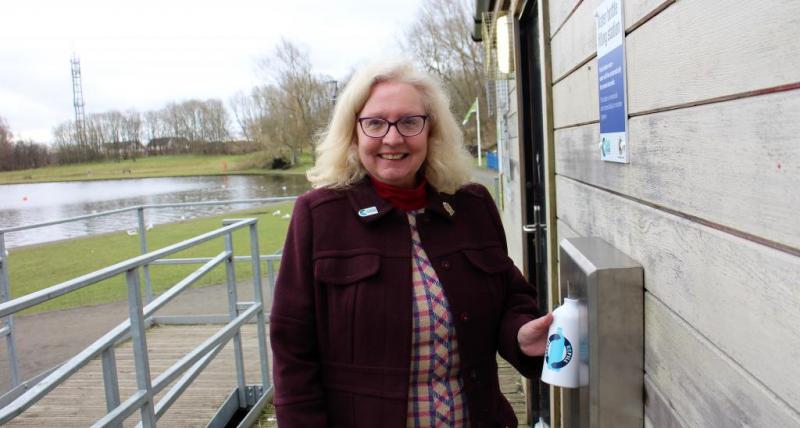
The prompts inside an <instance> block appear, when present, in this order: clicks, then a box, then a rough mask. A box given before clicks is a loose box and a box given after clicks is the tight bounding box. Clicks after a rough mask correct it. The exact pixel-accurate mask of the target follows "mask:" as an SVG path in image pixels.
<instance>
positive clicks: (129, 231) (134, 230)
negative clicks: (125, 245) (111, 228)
mask: <svg viewBox="0 0 800 428" xmlns="http://www.w3.org/2000/svg"><path fill="white" fill-rule="evenodd" d="M125 233H127V234H128V236H133V235H136V233H137V232H136V229H128V230H126V231H125Z"/></svg>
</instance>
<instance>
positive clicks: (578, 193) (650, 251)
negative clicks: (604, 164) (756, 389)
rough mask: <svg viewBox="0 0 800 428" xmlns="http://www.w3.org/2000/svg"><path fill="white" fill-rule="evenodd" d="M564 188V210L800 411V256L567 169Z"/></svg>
mask: <svg viewBox="0 0 800 428" xmlns="http://www.w3.org/2000/svg"><path fill="white" fill-rule="evenodd" d="M557 186H558V187H557V188H558V194H557V197H558V215H559V218H561V219H562V220H563V221H564V222H566V223H568V224H569V225H571V226H572V227H573V228H574V229H575V231H576V232H578V233H580V234H581V235H583V236H598V237H600V238H602V239H604V240H606V241H607V242H608V243H610V244H611V245H613V246H615V247H616V248H618V249H619V250H620V251H622V252H623V253H625V254H628V255H629V256H630V257H632V258H633V259H634V260H637V261H638V262H640V263H641V264H642V266H643V267H644V270H645V282H646V283H645V286H646V287H647V290H648V291H650V292H651V293H653V294H654V295H655V296H656V297H657V298H658V299H659V300H660V301H662V302H664V303H665V304H666V305H668V306H669V307H670V308H671V309H672V310H673V311H675V312H676V313H677V314H678V315H679V316H680V317H681V318H683V319H685V320H686V321H687V322H688V323H690V324H691V325H692V326H693V327H694V328H695V329H697V330H698V331H699V332H700V333H701V334H702V335H703V336H705V337H707V338H708V339H709V340H710V341H711V342H712V343H713V344H714V345H715V346H716V347H717V348H719V349H720V350H721V351H722V352H724V353H725V354H727V355H728V356H730V358H732V360H733V361H736V362H737V363H738V364H739V365H741V366H742V368H743V369H744V370H745V371H747V372H748V373H750V375H751V376H754V377H755V378H756V379H758V381H759V382H761V383H763V384H764V385H766V387H767V388H769V389H771V390H772V391H774V392H775V394H777V395H778V396H780V397H781V399H782V400H784V401H785V402H787V403H789V405H790V406H792V407H793V408H795V409H800V382H798V381H797V380H798V379H800V365H798V364H797V362H796V360H797V350H798V349H800V329H798V328H797V326H798V325H800V287H798V284H797V281H798V278H800V257H795V256H792V255H789V254H787V253H784V252H781V251H777V250H774V249H771V248H768V247H764V246H762V245H758V244H755V243H753V242H750V241H747V240H744V239H741V238H738V237H735V236H732V235H729V234H726V233H723V232H720V231H719V230H716V229H711V228H708V227H705V226H702V225H699V224H697V223H694V222H691V221H689V220H686V219H684V218H682V217H678V216H674V215H671V214H667V213H665V212H663V211H661V210H656V209H654V208H651V207H648V206H646V205H642V204H639V203H635V202H633V201H630V200H628V199H625V198H622V197H620V196H616V195H613V194H611V193H608V192H605V191H602V190H598V189H596V188H593V187H590V186H587V185H585V184H581V183H578V182H575V181H573V180H570V179H568V178H564V177H562V176H558V177H557ZM768 314H780V315H779V316H775V317H771V316H769V315H768ZM645 331H647V333H646V334H647V338H650V337H651V335H652V332H651V331H648V330H645ZM761 343H764V344H770V349H769V364H765V363H764V361H765V351H764V349H763V347H762V346H756V345H755V344H761ZM659 385H660V384H659Z"/></svg>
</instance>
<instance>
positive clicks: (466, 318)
mask: <svg viewBox="0 0 800 428" xmlns="http://www.w3.org/2000/svg"><path fill="white" fill-rule="evenodd" d="M460 318H461V322H468V321H469V312H462V313H461V315H460Z"/></svg>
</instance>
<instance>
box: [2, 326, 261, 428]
mask: <svg viewBox="0 0 800 428" xmlns="http://www.w3.org/2000/svg"><path fill="white" fill-rule="evenodd" d="M220 328H221V326H218V325H193V326H154V327H152V328H150V329H148V331H147V347H148V352H149V355H150V371H151V377H152V378H155V377H156V376H158V375H159V374H160V373H161V372H163V371H164V370H166V369H167V368H168V367H169V366H171V365H172V364H174V363H175V362H176V361H177V360H178V359H179V358H181V357H182V356H183V355H185V354H186V353H188V352H189V351H190V350H191V349H192V348H194V347H196V346H197V345H199V344H200V343H202V342H203V341H204V340H205V339H207V338H208V337H210V336H211V335H212V334H214V333H215V332H216V331H218V330H219V329H220ZM242 347H243V349H244V355H245V358H244V360H245V362H244V364H245V379H246V382H247V383H248V384H254V383H261V374H260V368H259V363H258V340H257V336H256V327H255V325H253V324H248V325H245V326H244V327H242ZM115 352H116V357H117V373H118V377H119V390H120V401H125V399H126V398H128V397H129V396H130V394H132V393H133V392H134V391H135V390H136V387H135V386H136V378H135V368H134V365H133V351H132V348H131V342H130V341H126V342H123V343H122V344H121V345H120V346H118V347H117V348H116V351H115ZM235 386H236V369H235V367H234V362H233V346H232V342H228V344H227V345H226V347H225V349H223V350H222V351H221V352H220V353H219V354H218V355H217V357H216V358H215V359H214V361H213V362H211V363H210V364H209V365H208V366H207V367H206V369H205V370H204V371H203V373H202V374H201V375H200V376H199V377H198V378H197V379H195V381H194V383H193V384H192V385H191V386H190V387H189V388H188V389H187V390H186V392H184V394H183V396H181V398H179V399H178V401H176V402H175V403H174V404H173V405H172V407H171V408H170V409H169V410H168V411H167V413H166V414H165V415H164V417H163V418H161V419H160V420H159V421H158V425H161V426H165V427H205V426H206V424H208V422H209V421H210V420H211V418H212V417H213V415H214V414H215V413H216V411H217V409H218V408H219V406H220V405H221V404H222V402H223V401H224V400H225V399H226V398H227V397H228V395H229V394H230V393H231V391H233V388H234V387H235ZM165 392H166V391H164V392H162V394H160V395H159V396H158V397H157V399H156V402H158V399H159V398H161V396H162V395H163V394H164V393H165ZM104 414H105V393H104V390H103V372H102V368H101V363H100V359H99V358H98V359H95V360H93V361H92V362H90V363H89V364H87V365H86V366H85V367H84V368H83V369H81V370H80V371H78V372H77V373H75V374H74V375H72V377H71V378H69V379H68V380H67V381H66V382H64V383H63V384H62V385H61V386H59V387H58V388H56V389H55V390H53V391H52V392H51V393H50V394H49V395H47V396H46V397H44V398H43V399H42V400H40V401H39V402H38V403H37V404H35V405H34V406H32V407H31V408H29V409H28V410H26V411H25V412H24V413H23V414H21V415H20V416H18V417H17V418H15V419H14V420H12V421H11V422H9V423H8V424H7V425H5V426H8V427H85V426H90V425H92V424H93V423H94V422H95V421H97V420H98V419H100V418H101V417H103V415H104ZM138 421H139V412H138V411H137V412H136V413H134V414H133V415H131V416H130V417H129V418H128V420H127V421H126V423H125V424H124V425H125V426H133V425H135V424H136V423H137V422H138Z"/></svg>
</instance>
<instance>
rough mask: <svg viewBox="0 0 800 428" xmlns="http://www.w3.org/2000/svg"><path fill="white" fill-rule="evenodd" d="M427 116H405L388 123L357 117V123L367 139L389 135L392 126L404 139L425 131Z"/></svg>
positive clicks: (373, 118) (376, 118) (377, 119)
mask: <svg viewBox="0 0 800 428" xmlns="http://www.w3.org/2000/svg"><path fill="white" fill-rule="evenodd" d="M427 119H428V116H425V115H416V116H406V117H401V118H400V119H398V120H396V121H394V122H389V121H388V120H386V119H382V118H380V117H359V118H358V123H359V125H361V130H362V131H364V134H365V135H366V136H367V137H371V138H383V137H385V136H386V134H388V133H389V128H391V127H392V126H394V127H395V129H397V132H399V133H400V135H402V136H404V137H413V136H415V135H419V134H420V133H421V132H422V130H423V129H425V121H426V120H427Z"/></svg>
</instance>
